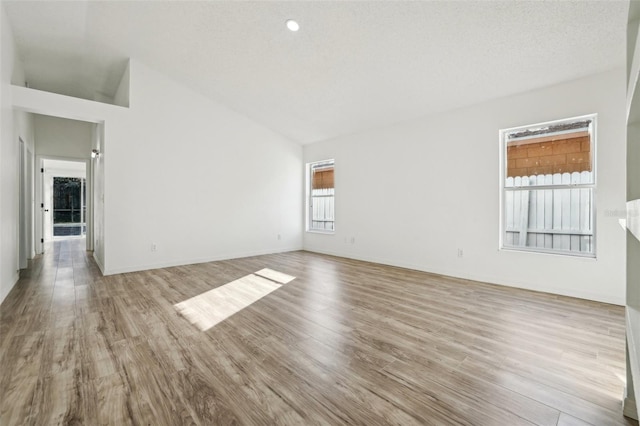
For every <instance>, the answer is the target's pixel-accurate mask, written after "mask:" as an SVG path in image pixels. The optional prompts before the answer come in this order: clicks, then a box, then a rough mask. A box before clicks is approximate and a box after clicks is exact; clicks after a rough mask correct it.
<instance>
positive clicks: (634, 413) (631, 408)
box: [622, 398, 638, 420]
mask: <svg viewBox="0 0 640 426" xmlns="http://www.w3.org/2000/svg"><path fill="white" fill-rule="evenodd" d="M622 414H623V415H624V416H625V417H629V418H631V419H634V420H638V407H637V406H636V401H635V399H633V398H625V399H624V400H623V401H622Z"/></svg>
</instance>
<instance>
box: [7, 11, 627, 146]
mask: <svg viewBox="0 0 640 426" xmlns="http://www.w3.org/2000/svg"><path fill="white" fill-rule="evenodd" d="M3 4H4V7H5V8H6V11H7V15H8V17H9V20H10V22H11V23H12V26H13V31H14V34H15V39H16V43H17V45H18V50H19V52H20V55H21V58H22V60H23V62H24V68H25V73H26V76H27V81H28V82H29V83H30V85H31V87H35V88H38V89H42V90H49V91H53V92H57V93H65V94H70V95H73V96H79V97H84V98H89V99H95V92H100V93H104V94H107V95H113V93H114V91H115V88H116V85H117V83H118V80H119V78H120V75H121V73H122V70H123V69H124V66H125V64H126V60H127V58H129V57H131V58H136V59H138V60H140V61H142V62H144V63H146V64H147V65H149V66H152V67H154V68H157V69H160V70H162V71H163V72H164V73H165V74H167V75H169V76H171V77H173V78H175V79H176V80H179V81H182V82H183V83H184V84H186V85H188V86H190V87H192V88H194V89H196V90H198V91H200V92H202V93H204V94H205V95H207V96H209V97H211V98H213V99H215V100H217V101H220V102H222V103H224V104H226V105H227V106H229V107H231V108H233V109H235V110H236V111H238V112H240V113H243V114H245V115H247V116H249V117H250V118H252V119H254V120H255V121H257V122H260V123H262V124H264V125H266V126H267V127H270V128H271V129H273V130H275V131H277V132H278V133H281V134H283V135H285V136H287V137H289V138H291V139H292V140H295V141H297V142H299V143H311V142H315V141H319V140H323V139H327V138H331V137H335V136H338V135H344V134H350V133H355V132H358V131H362V130H365V129H369V128H373V127H376V126H382V125H387V124H391V123H395V122H398V121H403V120H407V119H410V118H414V117H418V116H422V115H426V114H430V113H434V112H438V111H444V110H449V109H452V108H456V107H459V106H464V105H471V104H475V103H480V102H483V101H486V100H489V99H493V98H498V97H502V96H506V95H510V94H514V93H519V92H524V91H528V90H532V89H535V88H539V87H544V86H548V85H552V84H556V83H560V82H563V81H568V80H571V79H575V78H579V77H582V76H586V75H589V74H594V73H598V72H602V71H606V70H609V69H612V68H615V67H621V66H623V65H624V57H625V37H626V35H625V28H626V20H627V16H626V15H627V11H628V6H629V3H628V1H626V0H625V1H615V0H614V1H580V0H574V1H516V0H511V1H480V0H477V1H425V2H420V1H411V2H397V1H375V2H366V1H362V2H346V1H345V2H339V1H336V2H325V1H319V2H306V1H304V2H303V1H299V2H296V1H288V2H276V1H268V2H245V1H219V2H214V1H195V2H191V1H169V2H166V1H163V2H160V1H100V2H98V1H74V2H58V1H46V2H31V1H15V2H14V1H3ZM289 18H294V19H296V20H297V21H298V22H299V23H300V26H301V29H300V31H298V32H297V33H293V32H290V31H289V30H287V29H286V27H285V25H284V23H285V21H286V20H287V19H289Z"/></svg>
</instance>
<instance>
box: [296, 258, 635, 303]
mask: <svg viewBox="0 0 640 426" xmlns="http://www.w3.org/2000/svg"><path fill="white" fill-rule="evenodd" d="M303 250H306V251H309V252H312V253H320V254H328V255H330V256H337V257H344V258H347V259H354V260H362V261H364V262H372V263H379V264H382V265H389V266H397V267H399V268H406V269H413V270H416V271H422V272H427V273H430V274H436V275H445V276H448V277H453V278H461V279H465V280H472V281H480V282H484V283H489V284H495V285H502V286H505V287H513V288H520V289H523V290H531V291H538V292H542V293H550V294H557V295H559V296H567V297H575V298H578V299H585V300H592V301H595V302H602V303H608V304H612V305H618V306H624V300H622V299H619V298H612V297H610V296H607V295H602V294H594V293H590V292H569V291H566V290H565V289H559V288H552V287H547V288H540V287H538V286H536V285H535V283H528V282H524V281H519V282H516V281H510V282H502V281H499V280H496V279H495V277H491V276H487V275H482V274H469V273H463V274H461V273H460V271H458V270H448V269H443V268H437V267H433V266H431V265H415V264H411V263H408V262H402V261H397V260H389V259H383V258H376V257H370V256H358V255H354V254H351V253H338V252H333V251H330V250H318V249H315V248H313V247H304V248H303Z"/></svg>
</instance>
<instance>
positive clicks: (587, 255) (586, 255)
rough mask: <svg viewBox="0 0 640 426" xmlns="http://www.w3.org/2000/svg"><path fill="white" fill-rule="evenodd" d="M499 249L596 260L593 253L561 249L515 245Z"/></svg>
mask: <svg viewBox="0 0 640 426" xmlns="http://www.w3.org/2000/svg"><path fill="white" fill-rule="evenodd" d="M500 251H506V252H517V253H533V254H542V255H551V256H561V257H565V258H566V257H568V258H573V259H587V260H597V257H596V254H595V253H582V252H561V251H552V250H535V249H526V248H517V247H500Z"/></svg>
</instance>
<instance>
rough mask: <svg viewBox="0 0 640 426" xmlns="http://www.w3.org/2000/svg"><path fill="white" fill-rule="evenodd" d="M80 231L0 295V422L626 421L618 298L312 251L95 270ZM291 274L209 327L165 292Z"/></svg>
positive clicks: (187, 293)
mask: <svg viewBox="0 0 640 426" xmlns="http://www.w3.org/2000/svg"><path fill="white" fill-rule="evenodd" d="M83 245H84V241H83V240H66V241H58V242H56V243H55V244H52V245H51V246H49V247H48V250H47V253H46V254H45V255H44V256H42V257H40V258H38V259H36V260H35V261H33V262H31V265H30V268H29V269H28V270H26V271H23V274H22V278H21V279H20V281H19V283H18V284H17V285H16V287H15V288H14V289H13V290H12V291H11V293H10V294H9V296H8V297H7V299H6V300H5V302H4V303H3V304H2V306H0V357H1V358H0V369H1V372H0V424H1V425H22V424H29V425H57V424H78V425H127V424H131V425H138V424H140V425H192V424H194V425H227V424H240V425H279V424H282V425H289V424H300V425H313V424H320V425H341V424H358V425H384V424H396V425H418V424H419V425H454V424H456V425H457V424H460V425H504V426H510V425H545V426H546V425H558V426H568V425H589V424H591V425H637V422H635V421H632V420H630V419H626V418H624V417H623V416H622V414H621V412H622V409H621V397H622V392H623V380H624V378H625V371H624V368H625V363H624V361H625V360H624V312H623V308H621V307H618V306H612V305H606V304H602V303H595V302H588V301H584V300H578V299H572V298H567V297H560V296H554V295H549V294H542V293H535V292H530V291H523V290H517V289H510V288H505V287H499V286H493V285H488V284H483V283H477V282H471V281H465V280H461V279H454V278H449V277H442V276H438V275H432V274H427V273H422V272H416V271H410V270H405V269H400V268H393V267H387V266H381V265H376V264H371V263H366V262H359V261H353V260H347V259H341V258H335V257H330V256H324V255H318V254H313V253H308V252H293V253H285V254H274V255H268V256H259V257H253V258H247V259H239V260H229V261H223V262H213V263H206V264H199V265H191V266H182V267H174V268H165V269H158V270H152V271H145V272H138V273H130V274H120V275H114V276H108V277H103V276H101V275H100V272H99V270H98V268H97V267H96V265H95V263H94V262H93V260H92V259H91V258H90V256H89V255H88V253H87V252H85V251H84V248H83ZM263 268H269V269H272V270H275V271H279V272H282V273H284V274H288V275H291V276H294V277H296V279H295V280H293V281H291V282H289V283H287V284H286V285H283V286H281V287H280V288H278V289H276V290H275V291H273V292H271V293H269V294H268V295H266V296H264V297H262V298H261V299H260V300H257V301H256V302H255V303H253V304H251V305H250V306H248V307H247V308H245V309H242V310H241V311H239V312H238V313H235V314H234V315H232V316H230V317H229V318H227V319H225V320H224V321H222V322H220V323H218V324H216V325H215V326H213V327H212V328H210V329H208V330H206V331H200V330H199V329H198V327H196V326H195V325H193V324H191V323H190V322H189V321H188V320H186V319H185V318H184V317H182V316H181V315H180V314H179V313H178V311H177V310H176V308H175V306H174V305H176V304H178V303H181V302H184V301H185V300H188V299H190V298H192V297H194V296H197V295H200V294H202V293H205V292H207V291H210V290H212V289H214V288H217V287H220V286H222V285H224V284H227V283H229V282H232V281H234V280H237V279H239V278H241V277H243V276H246V275H248V274H253V273H255V272H256V271H259V270H261V269H263Z"/></svg>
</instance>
